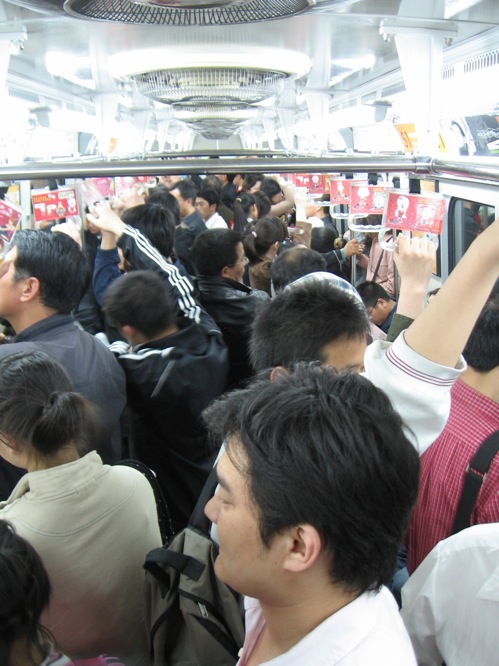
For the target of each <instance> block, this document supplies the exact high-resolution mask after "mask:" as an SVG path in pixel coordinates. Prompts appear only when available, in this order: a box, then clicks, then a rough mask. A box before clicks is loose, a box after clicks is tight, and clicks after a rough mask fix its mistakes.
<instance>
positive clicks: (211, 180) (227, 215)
mask: <svg viewBox="0 0 499 666" xmlns="http://www.w3.org/2000/svg"><path fill="white" fill-rule="evenodd" d="M206 188H208V189H210V190H215V192H218V198H219V202H218V208H217V213H218V214H219V215H221V216H222V217H223V219H224V220H225V223H226V224H227V227H228V228H229V229H230V228H231V222H232V221H233V220H234V211H233V210H232V209H230V208H228V206H226V205H225V204H224V203H223V202H222V201H220V197H221V195H222V183H221V181H220V178H217V177H216V176H206V177H205V178H204V180H203V185H202V188H201V189H206Z"/></svg>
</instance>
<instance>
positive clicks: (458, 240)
mask: <svg viewBox="0 0 499 666" xmlns="http://www.w3.org/2000/svg"><path fill="white" fill-rule="evenodd" d="M494 219H495V209H494V207H493V206H488V205H486V204H482V203H480V202H479V201H469V200H465V199H457V198H453V199H452V200H451V203H450V206H449V263H450V265H449V268H450V270H452V269H453V268H454V266H455V265H456V264H457V262H458V261H459V259H460V258H461V257H462V256H463V254H464V253H465V252H466V250H467V249H468V248H469V246H470V245H471V243H472V242H473V241H474V240H475V238H476V237H477V236H478V234H480V233H481V232H482V231H483V230H484V229H485V228H486V227H488V226H489V224H492V222H493V221H494Z"/></svg>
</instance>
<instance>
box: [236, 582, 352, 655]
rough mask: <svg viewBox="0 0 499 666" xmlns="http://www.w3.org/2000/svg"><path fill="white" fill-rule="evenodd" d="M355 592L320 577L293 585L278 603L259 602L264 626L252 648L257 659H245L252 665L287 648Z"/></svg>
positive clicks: (347, 602)
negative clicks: (314, 581)
mask: <svg viewBox="0 0 499 666" xmlns="http://www.w3.org/2000/svg"><path fill="white" fill-rule="evenodd" d="M358 596H359V595H358V594H357V593H352V592H347V591H346V590H344V589H342V588H341V587H339V586H337V585H332V584H331V585H324V583H323V581H322V584H321V585H316V586H315V588H314V586H313V585H309V584H308V583H307V587H306V588H304V586H303V585H298V586H294V589H293V591H292V598H286V597H284V598H283V599H282V600H281V601H280V603H272V604H267V603H265V602H260V605H261V608H262V613H263V617H264V618H265V625H266V626H265V629H264V632H262V636H261V640H260V641H259V644H258V645H257V647H256V649H255V656H256V657H257V660H256V661H250V662H249V663H250V664H251V665H252V666H253V664H258V663H261V661H267V660H269V659H273V658H275V657H277V656H279V655H281V654H284V653H285V652H288V651H289V650H290V649H291V648H292V647H293V646H295V645H296V644H297V643H299V642H300V641H301V640H302V639H303V638H305V636H307V635H308V634H310V633H311V632H312V631H313V630H314V629H316V628H317V627H318V626H319V625H320V624H322V622H324V621H325V620H327V619H328V618H329V617H331V615H334V613H337V612H338V611H339V610H340V609H341V608H344V607H345V606H346V605H348V604H349V603H351V602H352V601H353V600H354V599H356V598H357V597H358ZM258 653H260V654H258ZM260 659H261V660H260Z"/></svg>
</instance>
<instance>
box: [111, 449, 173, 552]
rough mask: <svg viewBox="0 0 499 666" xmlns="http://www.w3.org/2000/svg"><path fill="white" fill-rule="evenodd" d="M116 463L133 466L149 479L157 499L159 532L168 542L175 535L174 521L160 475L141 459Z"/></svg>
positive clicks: (164, 540) (163, 539)
mask: <svg viewBox="0 0 499 666" xmlns="http://www.w3.org/2000/svg"><path fill="white" fill-rule="evenodd" d="M115 464H116V465H125V467H131V468H132V469H136V470H137V471H138V472H140V473H141V474H142V475H143V476H145V477H146V479H147V480H148V481H149V484H150V486H151V488H152V491H153V493H154V499H155V500H156V510H157V513H158V525H159V532H160V534H161V542H162V543H166V542H167V541H168V540H169V539H171V537H172V536H173V534H174V532H173V527H172V521H171V518H170V512H169V511H168V505H167V503H166V499H165V496H164V495H163V491H162V490H161V486H160V485H159V481H158V477H157V476H156V473H155V472H154V471H153V470H152V469H151V468H150V467H148V466H147V465H145V464H144V463H142V462H140V461H139V460H132V459H127V460H119V461H118V462H117V463H115Z"/></svg>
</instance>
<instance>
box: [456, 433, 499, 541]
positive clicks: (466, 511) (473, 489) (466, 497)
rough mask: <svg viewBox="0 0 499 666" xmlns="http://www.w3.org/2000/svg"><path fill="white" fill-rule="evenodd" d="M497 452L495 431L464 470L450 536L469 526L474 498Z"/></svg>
mask: <svg viewBox="0 0 499 666" xmlns="http://www.w3.org/2000/svg"><path fill="white" fill-rule="evenodd" d="M498 451H499V430H496V432H494V433H492V435H490V436H489V437H487V439H486V440H485V441H484V442H482V444H480V446H479V448H478V449H477V451H476V453H475V455H474V456H473V458H472V459H471V461H470V463H469V465H468V467H467V468H466V476H465V477H464V486H463V491H462V493H461V498H460V500H459V505H458V507H457V511H456V517H455V518H454V524H453V526H452V532H451V535H452V534H456V533H457V532H460V531H461V530H464V529H466V528H467V527H469V526H470V521H471V513H472V511H473V507H474V506H475V502H476V498H477V497H478V493H479V492H480V488H481V487H482V484H483V482H484V481H485V477H486V476H487V472H488V471H489V467H490V464H491V462H492V460H493V459H494V456H495V455H496V453H497V452H498ZM449 536H450V535H449Z"/></svg>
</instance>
